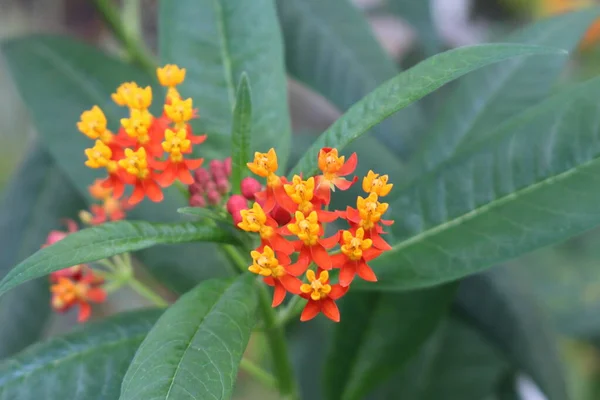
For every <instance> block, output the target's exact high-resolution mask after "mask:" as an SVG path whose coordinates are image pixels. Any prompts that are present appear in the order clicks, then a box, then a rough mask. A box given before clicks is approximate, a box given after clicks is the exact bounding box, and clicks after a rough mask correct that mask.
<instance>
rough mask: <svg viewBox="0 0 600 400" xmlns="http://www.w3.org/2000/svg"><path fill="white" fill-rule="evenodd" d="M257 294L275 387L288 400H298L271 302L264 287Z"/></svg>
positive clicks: (282, 337) (279, 327) (261, 286)
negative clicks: (271, 360) (271, 359)
mask: <svg viewBox="0 0 600 400" xmlns="http://www.w3.org/2000/svg"><path fill="white" fill-rule="evenodd" d="M258 294H259V297H258V299H259V300H258V304H259V308H260V311H261V313H262V315H263V321H264V333H265V335H266V336H267V339H268V344H269V347H270V349H271V356H272V357H273V369H274V370H275V377H276V378H277V382H278V385H277V386H278V388H279V391H280V393H281V394H282V395H284V396H287V398H288V399H294V400H296V399H300V396H299V394H298V388H297V387H296V380H295V379H294V372H293V370H292V364H291V362H290V358H289V353H288V349H287V344H286V342H285V335H284V332H283V328H282V327H281V326H279V325H277V319H276V317H275V311H274V310H273V308H271V300H270V299H269V294H268V293H267V290H266V288H265V286H264V285H260V288H259V291H258Z"/></svg>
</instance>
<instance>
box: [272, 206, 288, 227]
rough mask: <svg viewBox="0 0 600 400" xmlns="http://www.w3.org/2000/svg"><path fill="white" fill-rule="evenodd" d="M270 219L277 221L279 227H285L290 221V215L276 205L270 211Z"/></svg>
mask: <svg viewBox="0 0 600 400" xmlns="http://www.w3.org/2000/svg"><path fill="white" fill-rule="evenodd" d="M271 217H272V218H273V219H274V220H275V221H277V223H278V224H279V226H282V225H286V224H287V223H288V222H290V221H291V220H292V216H291V214H290V213H289V212H287V211H286V210H284V209H283V208H281V207H279V206H277V205H276V206H275V208H273V211H271Z"/></svg>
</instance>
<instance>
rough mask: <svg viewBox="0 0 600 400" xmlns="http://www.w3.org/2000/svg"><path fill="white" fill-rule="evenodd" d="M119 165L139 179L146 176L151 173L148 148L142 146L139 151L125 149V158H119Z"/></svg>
mask: <svg viewBox="0 0 600 400" xmlns="http://www.w3.org/2000/svg"><path fill="white" fill-rule="evenodd" d="M119 165H120V166H121V168H123V169H124V170H125V171H126V172H127V173H128V174H130V175H133V176H136V177H138V178H139V179H144V178H146V177H147V176H148V174H149V173H150V170H149V169H148V159H147V156H146V149H145V148H143V147H140V148H139V150H138V151H133V150H132V149H125V158H123V159H122V160H119Z"/></svg>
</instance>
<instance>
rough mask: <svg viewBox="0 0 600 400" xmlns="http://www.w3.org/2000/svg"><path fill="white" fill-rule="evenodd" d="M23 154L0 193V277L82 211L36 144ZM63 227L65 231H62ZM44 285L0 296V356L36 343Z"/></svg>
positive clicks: (46, 306) (46, 309)
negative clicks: (63, 221) (0, 193)
mask: <svg viewBox="0 0 600 400" xmlns="http://www.w3.org/2000/svg"><path fill="white" fill-rule="evenodd" d="M27 153H28V154H27V156H26V158H25V160H24V162H23V163H22V164H21V166H20V167H19V169H18V170H17V172H16V174H15V175H14V176H13V178H12V180H11V182H10V184H9V185H8V187H7V188H6V190H5V192H4V196H3V197H4V199H3V201H2V204H1V205H0V243H2V251H0V276H2V277H4V276H5V275H6V274H7V273H8V272H9V271H10V269H11V268H13V267H14V266H15V264H16V263H18V262H19V261H20V260H22V259H23V258H25V257H27V256H29V255H31V254H32V253H34V252H35V251H37V250H38V249H39V248H40V247H41V245H42V244H44V243H45V241H46V237H47V236H48V233H49V232H50V231H51V230H52V229H61V227H60V221H61V220H62V219H63V218H69V217H73V216H75V215H77V212H78V211H79V210H81V209H82V208H84V202H83V199H82V198H81V196H80V195H79V194H78V193H77V192H76V191H75V189H74V188H73V187H72V186H71V185H70V183H69V182H68V181H67V180H66V179H65V177H64V175H63V174H62V172H61V171H59V169H58V168H57V167H56V165H55V164H54V163H53V162H52V159H51V158H50V156H49V155H48V154H47V153H46V152H45V151H44V150H43V149H42V148H41V147H40V146H38V145H33V146H32V147H30V148H29V149H28V150H27ZM62 229H66V227H64V226H63V227H62ZM48 286H49V283H48V281H47V280H46V279H40V280H36V281H32V282H28V283H27V284H25V285H23V286H22V287H21V288H20V290H18V291H14V292H11V293H10V294H8V295H6V296H4V297H2V298H0V358H4V357H6V356H9V355H11V354H13V353H16V352H18V351H20V350H22V349H23V348H24V347H26V346H28V345H30V344H31V343H33V342H34V341H36V340H37V339H38V338H39V337H40V336H41V335H42V331H43V330H44V328H45V323H46V321H47V317H48V315H49V313H50V294H49V293H48Z"/></svg>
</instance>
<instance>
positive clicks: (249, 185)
mask: <svg viewBox="0 0 600 400" xmlns="http://www.w3.org/2000/svg"><path fill="white" fill-rule="evenodd" d="M240 189H241V190H242V196H244V197H245V198H246V199H248V200H254V194H255V193H256V192H260V191H261V190H262V185H261V184H260V182H259V181H257V180H256V179H254V178H252V177H247V178H244V179H242V182H241V183H240Z"/></svg>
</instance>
